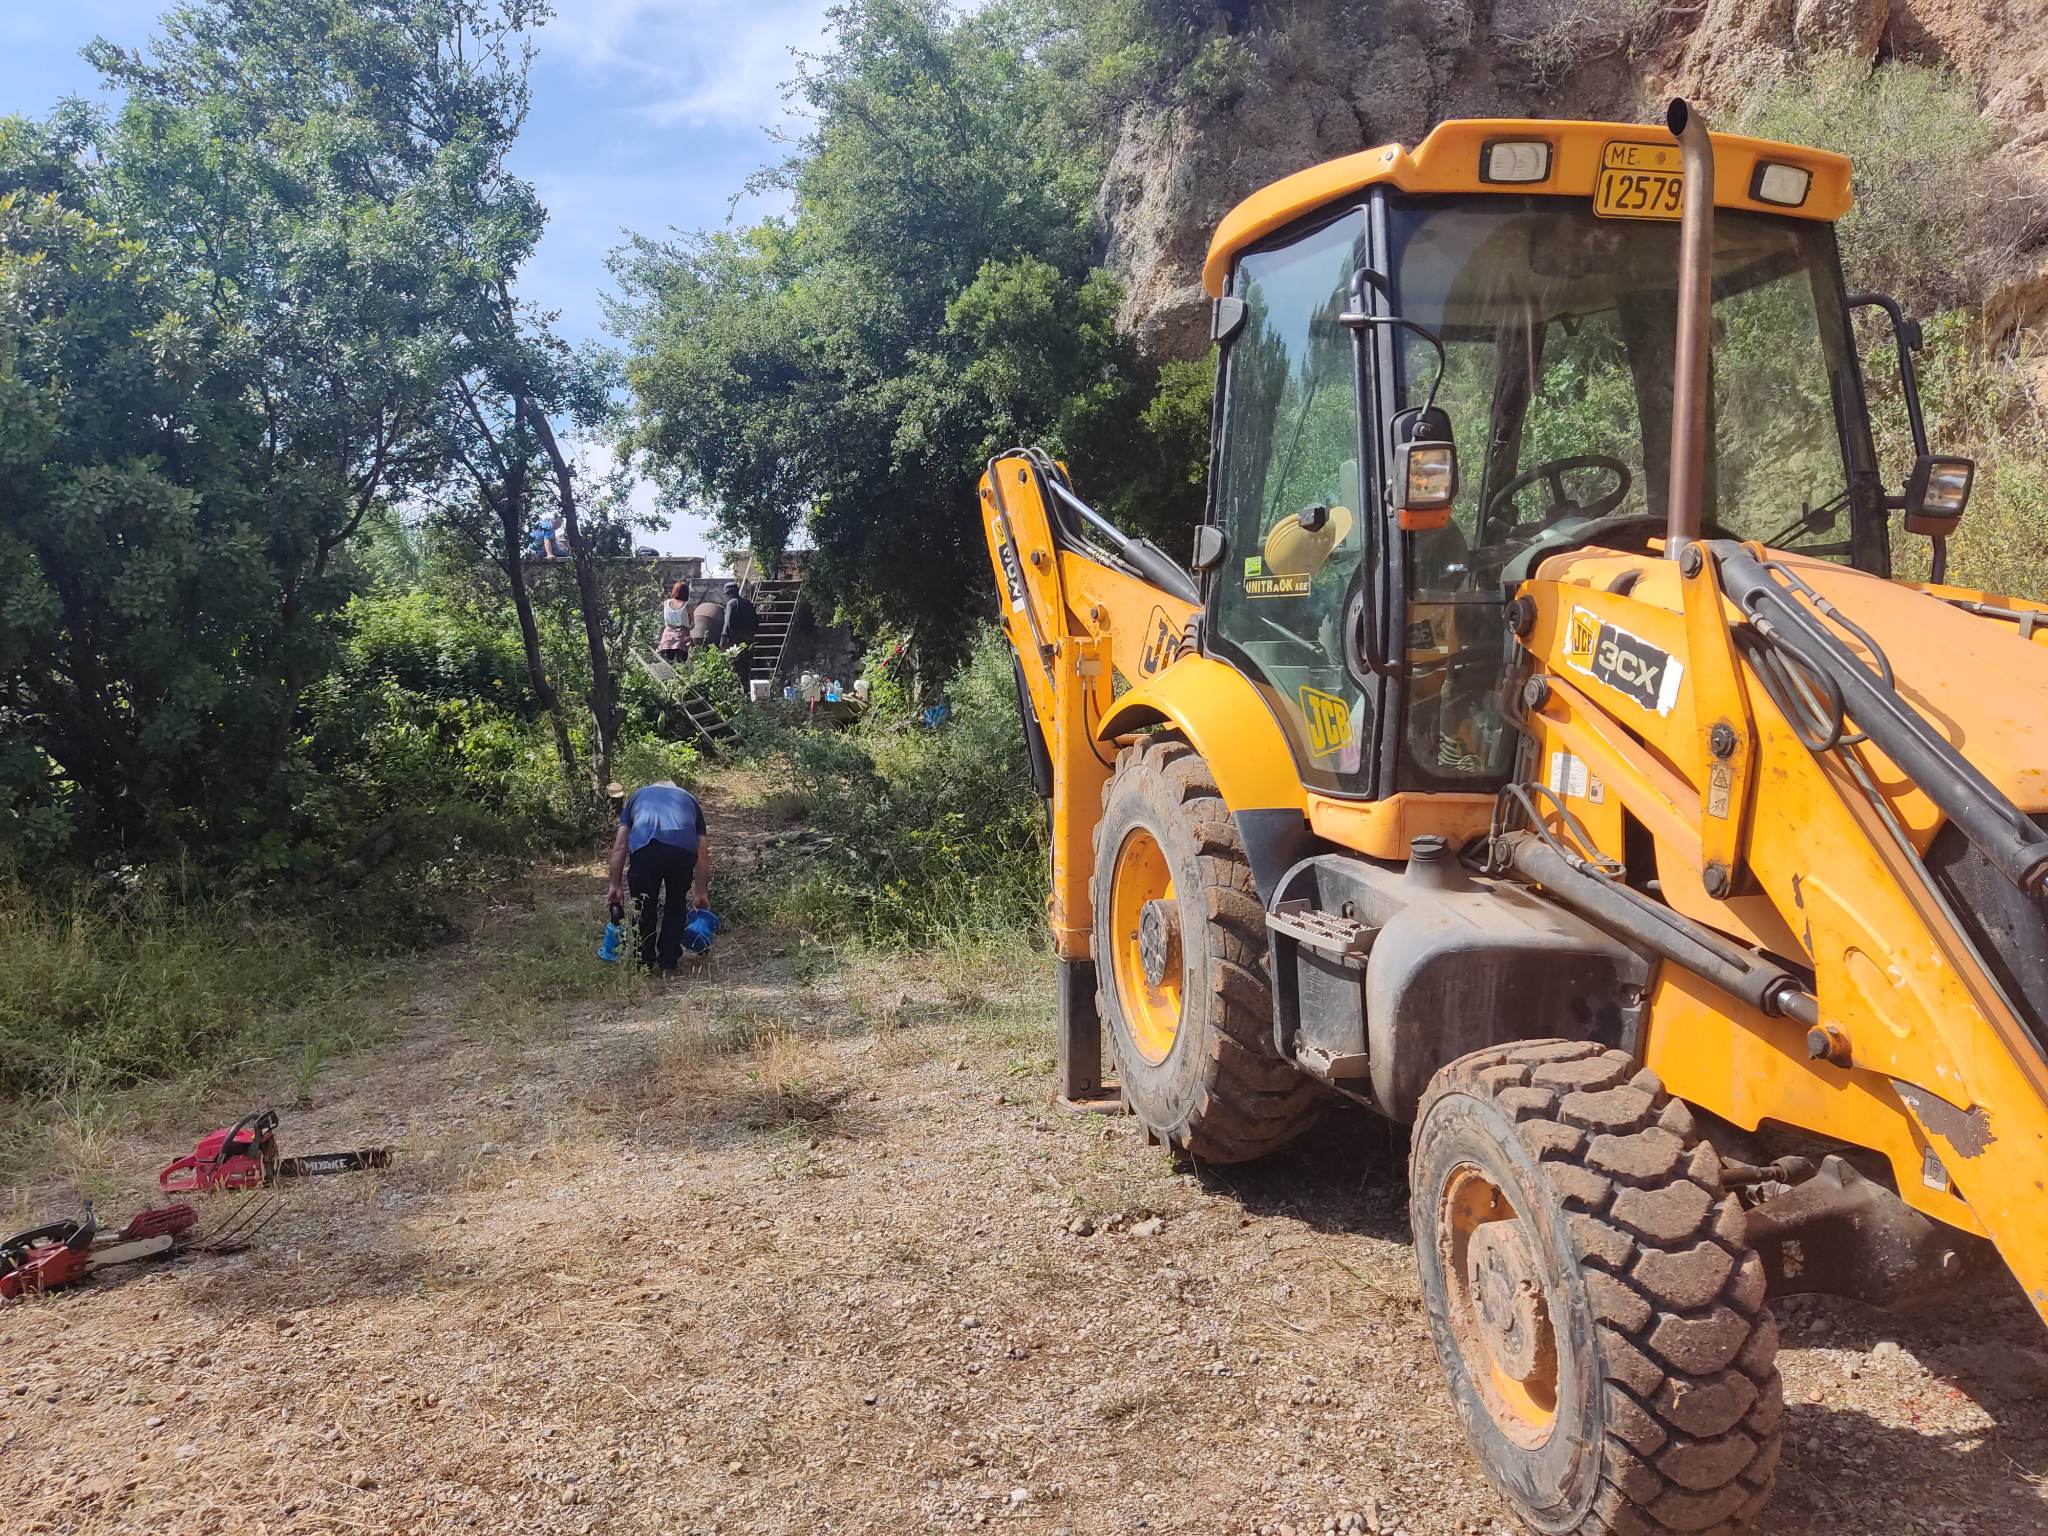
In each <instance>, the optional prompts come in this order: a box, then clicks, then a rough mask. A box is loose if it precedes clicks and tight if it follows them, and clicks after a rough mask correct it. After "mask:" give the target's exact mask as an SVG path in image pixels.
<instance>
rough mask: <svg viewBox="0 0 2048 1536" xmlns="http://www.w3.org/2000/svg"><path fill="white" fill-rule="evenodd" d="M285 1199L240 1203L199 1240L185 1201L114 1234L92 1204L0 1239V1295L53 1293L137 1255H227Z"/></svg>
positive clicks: (140, 1216)
mask: <svg viewBox="0 0 2048 1536" xmlns="http://www.w3.org/2000/svg"><path fill="white" fill-rule="evenodd" d="M283 1208H284V1202H283V1201H282V1200H281V1199H280V1198H279V1197H277V1196H275V1195H270V1196H267V1197H265V1198H263V1199H261V1200H258V1201H255V1202H253V1203H250V1204H246V1205H242V1206H240V1207H239V1208H238V1209H237V1211H236V1213H235V1215H234V1216H233V1217H231V1218H230V1219H229V1220H228V1221H227V1222H226V1223H225V1224H223V1225H222V1226H220V1227H219V1228H217V1229H216V1230H214V1231H213V1232H212V1233H210V1234H209V1235H208V1236H207V1237H206V1239H205V1240H204V1241H203V1242H199V1241H194V1238H195V1237H196V1235H197V1234H196V1231H195V1229H196V1228H197V1226H198V1224H199V1213H198V1212H197V1211H196V1210H194V1209H193V1208H192V1207H191V1206H189V1205H157V1206H151V1207H150V1208H149V1209H148V1210H146V1211H138V1212H137V1213H136V1214H135V1216H134V1217H132V1218H131V1219H130V1220H129V1222H128V1225H127V1226H125V1227H123V1228H122V1229H121V1230H120V1231H118V1232H113V1233H107V1232H102V1231H101V1230H100V1226H99V1219H98V1218H97V1217H96V1216H94V1215H93V1209H92V1202H91V1201H90V1200H88V1201H86V1203H85V1215H84V1216H83V1217H81V1218H79V1219H78V1220H76V1221H53V1222H51V1223H49V1224H48V1225H47V1226H41V1227H31V1228H30V1229H29V1230H28V1231H26V1232H20V1233H17V1234H16V1235H15V1236H13V1237H10V1238H7V1239H5V1240H4V1241H0V1299H6V1298H11V1297H15V1296H32V1295H35V1294H37V1293H39V1292H42V1291H54V1290H56V1289H58V1288H59V1287H60V1286H66V1285H70V1284H72V1283H73V1282H74V1281H78V1280H83V1279H84V1278H85V1277H86V1276H87V1275H91V1274H96V1273H98V1272H99V1271H100V1270H103V1269H108V1268H111V1267H112V1266H114V1265H116V1264H132V1263H134V1262H135V1261H136V1260H137V1259H154V1258H162V1257H166V1256H169V1255H174V1254H180V1253H232V1252H234V1251H235V1250H237V1249H239V1248H241V1247H242V1246H243V1245H244V1244H246V1243H247V1242H248V1241H249V1239H250V1238H252V1237H254V1236H255V1235H256V1234H257V1233H258V1232H260V1231H262V1230H263V1229H264V1228H265V1227H267V1226H269V1225H270V1223H271V1222H272V1220H274V1219H275V1218H276V1216H277V1213H278V1212H279V1211H280V1210H282V1209H283Z"/></svg>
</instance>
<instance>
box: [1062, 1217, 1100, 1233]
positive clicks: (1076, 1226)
mask: <svg viewBox="0 0 2048 1536" xmlns="http://www.w3.org/2000/svg"><path fill="white" fill-rule="evenodd" d="M1067 1230H1068V1231H1069V1232H1071V1233H1072V1234H1073V1235H1074V1236H1075V1237H1092V1236H1094V1235H1095V1222H1094V1221H1093V1220H1092V1219H1091V1218H1089V1217H1087V1216H1076V1217H1075V1218H1074V1219H1073V1220H1072V1221H1070V1222H1068V1223H1067Z"/></svg>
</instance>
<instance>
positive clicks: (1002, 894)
mask: <svg viewBox="0 0 2048 1536" xmlns="http://www.w3.org/2000/svg"><path fill="white" fill-rule="evenodd" d="M1010 666H1011V664H1010V651H1009V647H1008V645H1007V643H1006V642H1005V641H1004V640H1003V637H1002V636H1001V634H1000V633H999V632H997V631H996V630H994V629H985V630H983V631H982V632H981V633H980V634H979V635H978V637H977V638H976V639H975V641H974V643H973V646H972V647H971V649H970V651H969V654H968V659H967V661H966V663H965V665H963V666H962V667H961V669H960V670H959V671H958V672H957V673H955V674H954V676H953V678H952V679H951V680H950V682H949V684H948V686H947V694H948V701H949V703H950V706H951V708H950V711H949V715H948V719H947V721H946V723H945V724H944V725H943V726H941V727H939V728H936V729H932V728H927V727H925V726H923V725H922V724H921V723H920V722H919V720H918V718H917V717H916V716H911V715H908V714H898V713H891V714H889V715H886V716H885V715H883V714H881V713H880V712H879V711H876V712H872V713H871V714H870V716H869V718H868V719H867V720H866V721H865V722H864V723H863V724H862V726H861V727H860V729H859V730H858V731H856V732H855V733H853V734H850V735H844V736H835V735H827V734H821V733H812V732H802V733H790V734H789V735H788V736H786V737H785V738H783V745H782V752H781V767H782V770H783V772H784V773H786V774H787V776H788V777H789V779H790V780H791V781H792V783H793V785H794V787H795V789H796V790H797V792H798V794H799V795H800V796H801V798H802V800H803V801H804V803H805V804H806V805H807V807H808V816H807V820H808V831H807V832H806V834H805V837H804V840H803V841H802V842H801V843H800V844H797V845H796V847H797V848H799V849H801V850H802V851H793V852H789V853H785V854H780V855H777V856H774V857H771V859H770V860H769V861H768V863H767V865H766V866H765V868H764V871H763V873H762V874H761V875H760V876H759V877H757V878H756V879H755V880H754V881H753V882H751V883H750V884H749V885H748V886H746V887H744V888H743V890H742V893H741V897H740V910H741V912H742V913H743V914H745V913H752V914H753V915H757V916H766V917H774V918H781V919H785V920H789V921H794V922H798V923H801V924H802V925H803V926H804V927H806V928H807V929H809V930H811V931H812V932H815V933H819V934H823V935H827V936H838V937H850V938H858V939H862V940H865V941H868V942H871V943H879V944H917V945H924V944H932V943H938V942H959V941H962V940H972V939H976V938H983V937H988V936H996V935H1000V936H1005V937H1008V936H1013V935H1015V934H1016V933H1018V932H1030V931H1034V930H1036V929H1038V928H1039V927H1040V926H1041V925H1042V924H1043V922H1044V917H1045V869H1046V842H1045V810H1044V807H1043V806H1042V805H1041V804H1040V802H1039V801H1038V799H1037V797H1036V796H1035V795H1034V794H1033V793H1032V791H1031V783H1030V772H1029V769H1028V767H1027V765H1026V760H1025V754H1024V732H1023V726H1022V722H1021V721H1020V720H1019V718H1018V715H1017V701H1016V693H1015V688H1014V684H1013V683H1012V680H1011V671H1010Z"/></svg>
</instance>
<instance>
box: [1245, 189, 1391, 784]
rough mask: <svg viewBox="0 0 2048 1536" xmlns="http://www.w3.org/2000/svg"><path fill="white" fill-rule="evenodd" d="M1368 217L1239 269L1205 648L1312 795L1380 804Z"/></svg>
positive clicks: (1320, 224)
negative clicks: (1248, 690)
mask: <svg viewBox="0 0 2048 1536" xmlns="http://www.w3.org/2000/svg"><path fill="white" fill-rule="evenodd" d="M1366 239H1367V234H1366V221H1365V213H1364V210H1363V208H1362V207H1354V208H1349V209H1344V210H1341V211H1338V212H1335V213H1330V214H1324V215H1320V216H1319V217H1318V220H1317V222H1314V223H1313V224H1310V225H1308V226H1306V227H1299V226H1298V227H1296V228H1295V229H1293V230H1290V231H1288V232H1287V233H1285V234H1284V235H1282V236H1281V237H1278V238H1276V239H1275V240H1273V241H1270V242H1268V243H1267V244H1266V245H1264V246H1263V247H1261V248H1259V249H1256V250H1253V251H1250V252H1247V253H1246V254H1245V255H1244V256H1242V257H1240V258H1239V260H1238V263H1237V266H1236V268H1235V270H1234V271H1233V273H1232V277H1231V284H1230V299H1231V300H1232V301H1234V303H1235V304H1236V305H1242V313H1241V316H1240V318H1239V319H1238V322H1237V325H1236V329H1235V331H1234V333H1233V334H1232V335H1230V336H1229V337H1228V338H1227V339H1226V341H1225V350H1224V354H1223V364H1222V375H1221V378H1220V379H1219V381H1218V391H1219V395H1218V403H1217V412H1216V422H1217V444H1218V448H1217V460H1216V464H1215V466H1214V470H1213V473H1212V475H1211V501H1210V513H1209V516H1210V521H1211V522H1212V523H1213V524H1214V525H1215V526H1216V527H1217V528H1218V529H1219V530H1220V531H1221V533H1222V535H1223V553H1222V558H1221V562H1220V564H1218V565H1216V566H1215V567H1214V568H1213V569H1212V570H1211V571H1210V573H1209V576H1208V592H1207V609H1208V622H1207V626H1206V631H1205V632H1206V641H1205V644H1206V647H1207V649H1208V650H1209V651H1211V652H1212V653H1213V654H1215V655H1216V656H1218V657H1219V658H1221V659H1223V660H1225V661H1227V662H1229V663H1230V664H1232V665H1233V666H1235V667H1237V668H1238V670H1239V671H1241V672H1242V673H1243V674H1244V675H1245V676H1246V677H1247V678H1248V679H1249V680H1250V681H1251V682H1252V684H1253V685H1254V686H1255V687H1256V688H1257V689H1258V691H1259V693H1260V695H1261V696H1262V697H1263V698H1264V699H1265V701H1266V704H1267V707H1268V708H1269V709H1271V710H1272V712H1273V716H1274V718H1275V719H1276V720H1277V721H1278V722H1279V724H1280V727H1281V729H1282V731H1283V732H1284V733H1285V734H1286V737H1287V740H1288V743H1289V745H1290V747H1291V748H1292V750H1293V753H1294V759H1295V763H1296V765H1297V766H1298V767H1299V769H1300V771H1301V777H1302V781H1303V783H1304V784H1306V785H1307V786H1308V787H1309V788H1311V789H1314V790H1319V791H1322V792H1324V793H1327V794H1335V795H1344V796H1352V797H1367V798H1369V797H1372V796H1374V795H1375V794H1376V793H1377V786H1378V774H1379V759H1380V738H1381V735H1382V729H1383V718H1384V712H1385V699H1384V687H1383V684H1382V682H1381V680H1380V679H1378V678H1375V677H1373V676H1372V675H1371V674H1370V673H1369V672H1367V671H1364V670H1363V669H1360V668H1357V667H1354V666H1349V665H1347V664H1346V659H1345V651H1346V645H1347V634H1349V633H1353V632H1355V630H1356V627H1357V625H1358V624H1359V623H1360V622H1361V621H1362V620H1367V619H1370V618H1371V617H1372V613H1373V602H1374V592H1375V589H1376V588H1378V587H1379V586H1380V585H1381V583H1380V582H1378V581H1376V580H1373V579H1372V577H1371V572H1372V571H1373V569H1374V561H1375V560H1377V559H1378V558H1379V553H1380V549H1381V544H1382V540H1381V537H1380V533H1379V518H1378V516H1377V506H1376V503H1375V502H1374V501H1372V500H1371V499H1369V496H1368V492H1369V489H1370V487H1372V486H1373V485H1374V484H1375V483H1376V481H1377V476H1376V474H1375V473H1374V472H1373V469H1372V465H1371V461H1370V457H1369V453H1370V449H1369V446H1368V442H1369V434H1367V433H1365V432H1364V431H1362V430H1361V418H1360V401H1361V378H1360V368H1361V363H1362V359H1361V349H1360V347H1359V344H1358V341H1357V338H1356V334H1355V333H1354V332H1353V331H1352V330H1351V329H1349V328H1347V327H1346V326H1345V325H1344V324H1343V323H1342V320H1341V317H1342V316H1343V315H1344V314H1345V313H1346V311H1347V310H1348V309H1349V308H1350V306H1351V302H1352V298H1351V295H1352V289H1353V278H1354V274H1355V273H1357V272H1358V270H1359V269H1360V268H1361V267H1362V266H1364V265H1365V264H1366Z"/></svg>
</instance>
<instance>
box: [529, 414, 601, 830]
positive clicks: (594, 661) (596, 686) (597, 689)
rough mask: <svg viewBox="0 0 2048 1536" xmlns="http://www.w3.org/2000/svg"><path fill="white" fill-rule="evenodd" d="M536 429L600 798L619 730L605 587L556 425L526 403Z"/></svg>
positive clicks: (592, 776)
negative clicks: (585, 671)
mask: <svg viewBox="0 0 2048 1536" xmlns="http://www.w3.org/2000/svg"><path fill="white" fill-rule="evenodd" d="M528 410H529V413H530V415H531V416H532V419H533V426H534V432H535V434H536V435H537V436H538V437H539V438H540V444H541V447H542V448H543V449H545V450H546V451H547V456H548V463H549V464H551V465H552V466H553V467H554V471H555V494H556V496H557V497H558V498H559V499H560V501H561V506H562V521H563V523H564V524H566V525H567V527H568V531H569V557H570V560H571V562H572V563H573V564H574V565H575V567H576V598H577V603H578V605H579V606H580V607H581V608H582V610H583V637H584V640H585V642H586V643H587V644H588V645H589V648H590V715H591V720H592V723H593V724H594V725H595V726H596V727H597V750H596V751H595V752H594V753H593V754H592V755H591V760H590V787H591V790H592V792H593V793H594V794H595V795H596V797H597V799H598V801H599V802H600V803H602V801H603V800H604V798H605V795H606V791H607V789H608V787H609V786H610V784H611V781H612V749H613V746H614V744H615V743H616V741H617V739H618V734H619V693H618V685H617V684H616V683H615V682H614V681H613V678H612V663H611V654H610V652H609V651H608V650H607V649H606V648H605V643H604V621H605V605H604V593H603V592H602V591H601V590H600V589H599V587H598V581H597V570H596V568H595V567H594V566H592V565H591V563H590V547H589V546H588V545H587V544H585V543H584V541H583V529H582V526H581V524H580V523H579V522H578V521H577V516H576V478H575V472H574V471H573V470H572V468H571V467H570V464H569V461H568V460H567V459H566V458H564V457H563V455H562V448H561V445H560V444H559V443H557V442H556V441H555V429H554V427H553V426H552V425H551V424H550V423H549V421H548V419H547V416H546V415H545V414H544V413H543V412H541V411H540V410H538V409H534V408H533V407H531V406H529V407H528Z"/></svg>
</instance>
